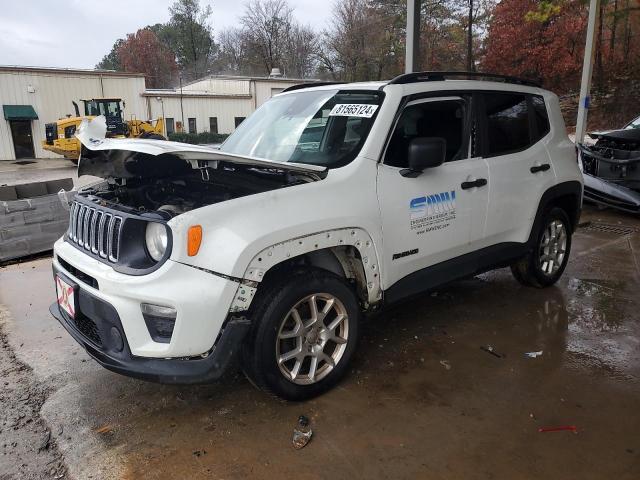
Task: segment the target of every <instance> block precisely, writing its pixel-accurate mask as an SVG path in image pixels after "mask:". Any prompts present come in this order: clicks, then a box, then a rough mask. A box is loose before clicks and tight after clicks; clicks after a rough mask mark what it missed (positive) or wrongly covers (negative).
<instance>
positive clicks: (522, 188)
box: [479, 92, 555, 246]
mask: <svg viewBox="0 0 640 480" xmlns="http://www.w3.org/2000/svg"><path fill="white" fill-rule="evenodd" d="M480 95H481V97H482V101H481V102H479V103H480V121H479V125H480V127H481V128H480V130H481V132H482V133H481V140H480V142H481V144H482V146H481V147H480V148H481V151H482V153H483V157H484V158H485V159H486V161H487V164H488V166H489V176H490V178H491V182H490V185H489V208H488V214H487V223H486V227H485V232H484V235H483V237H484V238H483V240H482V242H483V244H484V245H483V246H490V245H496V244H500V243H509V242H517V243H523V242H525V241H526V240H527V239H528V238H529V233H530V231H531V225H532V223H533V219H534V217H535V215H536V211H537V209H538V203H539V201H540V198H541V197H542V195H543V193H544V192H545V191H546V190H547V189H548V188H550V187H552V186H553V185H554V184H555V173H554V171H553V164H552V162H551V161H550V159H549V154H548V151H547V148H546V146H545V138H547V137H548V136H549V135H548V133H549V121H548V118H547V114H546V110H545V105H544V100H543V98H542V97H540V96H537V95H529V94H524V93H517V92H499V93H497V92H486V93H482V94H480Z"/></svg>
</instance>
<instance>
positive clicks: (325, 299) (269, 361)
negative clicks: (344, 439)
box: [243, 270, 360, 400]
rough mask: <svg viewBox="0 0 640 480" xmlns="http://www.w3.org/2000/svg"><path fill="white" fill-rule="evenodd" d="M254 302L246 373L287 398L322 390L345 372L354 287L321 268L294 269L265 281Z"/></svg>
mask: <svg viewBox="0 0 640 480" xmlns="http://www.w3.org/2000/svg"><path fill="white" fill-rule="evenodd" d="M255 302H256V303H254V305H255V308H254V307H253V306H252V319H253V322H254V323H253V326H252V331H251V332H250V334H249V338H248V341H247V344H246V345H245V346H244V349H243V367H244V371H245V374H246V375H247V376H248V377H249V379H250V380H251V381H252V382H253V383H254V384H255V385H256V386H258V387H259V388H260V389H262V390H265V391H268V392H271V393H273V394H275V395H277V396H279V397H282V398H284V399H287V400H305V399H307V398H311V397H315V396H317V395H320V394H321V393H324V392H325V391H327V390H329V389H330V388H331V387H333V386H334V385H335V384H336V383H337V382H338V381H339V380H340V378H341V377H342V376H343V375H344V374H345V373H346V371H347V368H348V365H349V362H350V360H351V357H352V356H353V352H354V351H355V348H356V344H357V340H358V328H359V317H360V308H359V306H358V301H357V298H356V296H355V294H354V292H353V289H352V288H351V287H350V286H349V285H348V284H347V283H346V282H345V281H344V280H343V279H342V278H340V277H338V276H337V275H334V274H333V273H330V272H326V271H323V270H311V271H309V270H305V271H300V272H296V273H294V274H293V275H290V276H288V277H287V278H286V279H282V280H280V281H276V282H274V283H273V284H272V285H270V286H265V290H264V291H263V292H262V294H260V296H259V297H258V298H256V299H255Z"/></svg>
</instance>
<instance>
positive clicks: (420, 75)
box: [388, 71, 541, 87]
mask: <svg viewBox="0 0 640 480" xmlns="http://www.w3.org/2000/svg"><path fill="white" fill-rule="evenodd" d="M455 77H462V78H461V79H462V80H464V79H465V78H464V77H466V79H473V80H482V79H485V78H486V79H488V80H500V81H502V82H505V83H515V84H518V85H527V86H529V87H540V86H541V85H540V84H539V83H538V82H535V81H533V80H527V79H525V78H518V77H511V76H509V75H498V74H496V73H482V72H458V71H454V72H437V71H434V72H413V73H405V74H403V75H398V76H397V77H396V78H394V79H393V80H391V81H389V83H388V85H398V84H400V85H401V84H406V83H418V82H437V81H442V80H447V79H452V78H455Z"/></svg>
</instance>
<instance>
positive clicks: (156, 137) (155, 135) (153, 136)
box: [138, 132, 166, 140]
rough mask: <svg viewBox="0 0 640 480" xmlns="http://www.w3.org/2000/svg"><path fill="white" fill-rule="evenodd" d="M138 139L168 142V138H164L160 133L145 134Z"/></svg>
mask: <svg viewBox="0 0 640 480" xmlns="http://www.w3.org/2000/svg"><path fill="white" fill-rule="evenodd" d="M138 138H146V139H148V140H166V138H164V137H163V136H162V135H160V134H159V133H153V132H144V133H142V134H141V135H140V136H139V137H138Z"/></svg>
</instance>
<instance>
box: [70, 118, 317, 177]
mask: <svg viewBox="0 0 640 480" xmlns="http://www.w3.org/2000/svg"><path fill="white" fill-rule="evenodd" d="M106 133H107V124H106V120H105V118H104V116H102V115H101V116H98V117H95V118H94V119H93V120H86V119H85V120H83V121H82V123H81V124H80V127H78V132H77V133H76V137H77V138H78V140H80V142H81V143H82V145H83V146H84V147H86V149H87V150H88V151H84V149H83V151H84V153H83V154H82V156H81V158H80V163H79V165H78V175H79V176H80V175H93V176H96V177H102V178H108V177H114V178H131V177H137V176H141V175H142V174H143V173H144V174H147V173H149V174H150V175H153V173H154V171H155V172H160V171H162V172H163V173H165V174H166V173H171V172H173V171H176V170H180V169H181V168H184V167H185V166H186V165H185V164H184V162H180V161H176V160H177V159H180V160H183V161H185V162H188V163H189V164H191V167H192V168H203V167H207V166H209V167H215V166H216V165H217V162H229V163H235V164H241V165H248V166H255V167H260V168H270V169H278V170H289V171H293V172H299V173H307V174H312V175H315V176H322V174H323V173H324V172H326V170H327V169H326V168H325V167H320V166H317V165H305V164H300V163H288V162H276V161H273V160H267V159H263V158H254V157H248V156H243V155H236V154H232V153H225V152H222V151H220V150H217V149H215V148H211V147H206V146H202V145H191V144H188V143H179V142H169V141H165V140H152V139H139V138H135V139H132V138H119V139H118V138H105V137H106Z"/></svg>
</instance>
